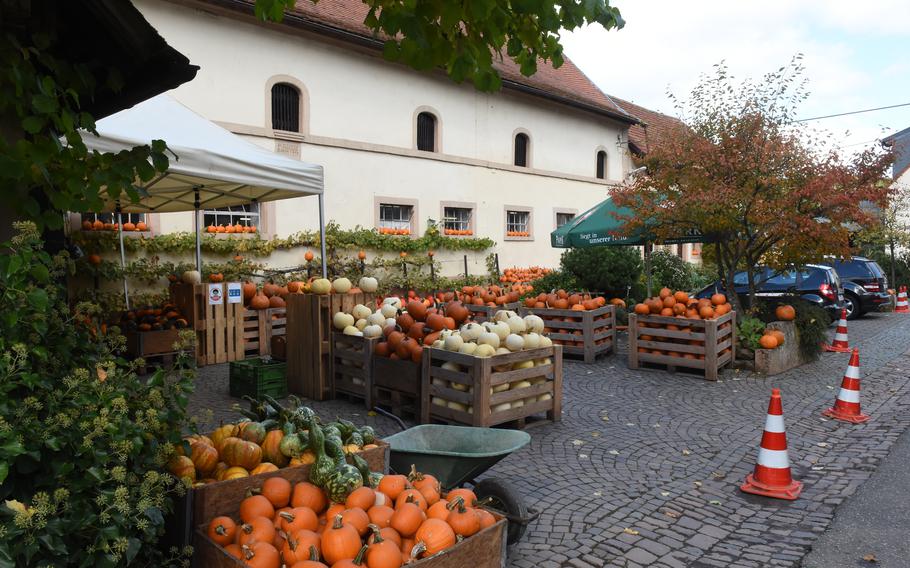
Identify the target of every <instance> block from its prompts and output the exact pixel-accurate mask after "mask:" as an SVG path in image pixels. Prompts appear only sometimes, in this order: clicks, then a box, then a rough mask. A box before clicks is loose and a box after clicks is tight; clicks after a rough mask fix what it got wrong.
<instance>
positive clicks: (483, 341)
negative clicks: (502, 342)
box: [477, 331, 499, 352]
mask: <svg viewBox="0 0 910 568" xmlns="http://www.w3.org/2000/svg"><path fill="white" fill-rule="evenodd" d="M477 344H478V346H480V345H489V346H491V347H492V348H493V351H494V352H495V351H496V348H497V347H499V336H498V335H496V334H495V333H493V332H492V331H484V332H483V333H481V334H480V336H479V337H478V338H477Z"/></svg>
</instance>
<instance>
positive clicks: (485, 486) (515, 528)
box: [474, 477, 528, 546]
mask: <svg viewBox="0 0 910 568" xmlns="http://www.w3.org/2000/svg"><path fill="white" fill-rule="evenodd" d="M474 494H475V495H477V499H478V500H483V499H487V500H488V502H489V505H490V507H491V508H493V509H496V510H497V511H502V512H503V513H505V514H506V516H507V517H509V525H508V533H507V534H508V539H507V541H508V544H509V545H510V546H511V545H513V544H515V543H516V542H518V541H519V540H521V537H522V536H523V535H524V534H525V529H527V528H528V522H527V518H528V508H527V506H525V503H524V499H523V498H522V496H521V494H520V493H518V491H516V490H515V489H513V488H512V486H511V485H510V484H509V483H507V482H505V481H503V480H501V479H497V478H495V477H488V478H486V479H482V480H481V481H479V482H478V483H477V485H475V486H474Z"/></svg>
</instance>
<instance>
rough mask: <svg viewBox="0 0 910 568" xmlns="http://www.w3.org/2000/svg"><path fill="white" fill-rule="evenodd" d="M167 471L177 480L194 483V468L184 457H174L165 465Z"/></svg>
mask: <svg viewBox="0 0 910 568" xmlns="http://www.w3.org/2000/svg"><path fill="white" fill-rule="evenodd" d="M167 469H168V471H170V472H171V474H173V476H174V477H176V478H177V479H188V480H190V482H193V481H196V466H195V465H194V464H193V460H191V459H190V458H188V457H186V456H174V457H172V458H171V459H170V461H168V463H167Z"/></svg>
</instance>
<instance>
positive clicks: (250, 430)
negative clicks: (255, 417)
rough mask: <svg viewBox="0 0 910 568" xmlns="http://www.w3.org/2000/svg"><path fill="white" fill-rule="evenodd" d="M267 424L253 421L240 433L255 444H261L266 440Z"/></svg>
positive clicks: (243, 437)
mask: <svg viewBox="0 0 910 568" xmlns="http://www.w3.org/2000/svg"><path fill="white" fill-rule="evenodd" d="M266 433H267V432H266V430H265V426H263V425H262V424H261V423H259V422H251V423H249V424H248V425H247V426H246V427H245V428H244V429H243V432H241V433H240V438H241V439H242V440H246V441H247V442H253V443H254V444H261V443H262V441H263V440H265V435H266Z"/></svg>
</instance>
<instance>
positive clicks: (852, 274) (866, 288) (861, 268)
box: [831, 256, 891, 320]
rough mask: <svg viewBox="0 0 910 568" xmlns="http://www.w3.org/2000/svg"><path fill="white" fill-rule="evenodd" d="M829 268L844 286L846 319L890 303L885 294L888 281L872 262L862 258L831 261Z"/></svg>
mask: <svg viewBox="0 0 910 568" xmlns="http://www.w3.org/2000/svg"><path fill="white" fill-rule="evenodd" d="M831 266H833V267H834V270H836V271H837V275H838V276H840V280H841V282H842V283H843V285H844V307H845V308H846V309H847V319H851V320H852V319H856V318H858V317H860V316H861V315H863V314H865V313H867V312H871V311H874V310H877V309H878V308H879V307H880V306H882V305H884V304H887V303H889V302H890V301H891V296H889V295H888V292H887V290H888V279H887V278H886V277H885V272H884V271H883V270H882V267H881V266H879V265H878V263H877V262H875V261H874V260H870V259H868V258H865V257H862V256H854V257H853V258H851V259H849V260H840V259H832V261H831Z"/></svg>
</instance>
